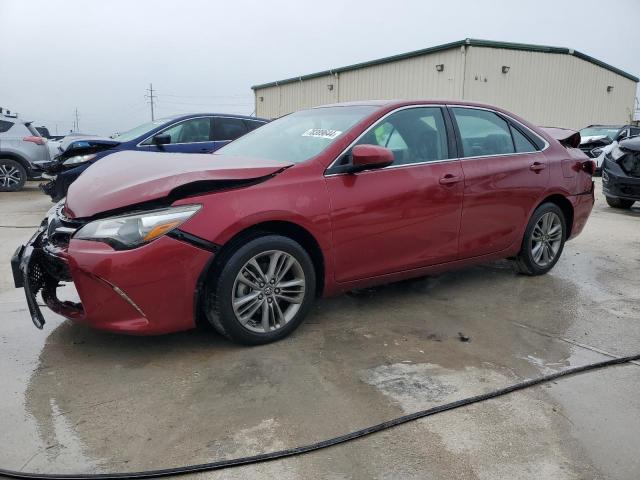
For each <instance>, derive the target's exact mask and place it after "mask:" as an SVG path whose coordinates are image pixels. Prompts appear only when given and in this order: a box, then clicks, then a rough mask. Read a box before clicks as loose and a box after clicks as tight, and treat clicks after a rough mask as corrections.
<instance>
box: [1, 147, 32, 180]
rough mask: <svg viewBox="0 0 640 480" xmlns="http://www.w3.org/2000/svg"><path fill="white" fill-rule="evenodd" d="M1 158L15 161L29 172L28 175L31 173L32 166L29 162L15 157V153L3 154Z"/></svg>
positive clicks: (17, 156)
mask: <svg viewBox="0 0 640 480" xmlns="http://www.w3.org/2000/svg"><path fill="white" fill-rule="evenodd" d="M0 158H5V159H9V160H15V161H16V162H18V163H19V164H20V165H22V167H23V168H24V169H25V170H26V171H27V175H28V174H29V172H30V171H31V165H30V164H29V162H27V161H26V160H25V159H24V158H22V157H21V156H19V155H15V154H13V153H8V152H2V153H0Z"/></svg>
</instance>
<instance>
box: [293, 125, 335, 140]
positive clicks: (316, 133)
mask: <svg viewBox="0 0 640 480" xmlns="http://www.w3.org/2000/svg"><path fill="white" fill-rule="evenodd" d="M341 133H342V132H341V131H340V130H329V129H326V128H310V129H309V130H307V131H306V132H304V133H303V134H302V136H303V137H315V138H328V139H329V140H333V139H334V138H336V137H337V136H339V135H340V134H341Z"/></svg>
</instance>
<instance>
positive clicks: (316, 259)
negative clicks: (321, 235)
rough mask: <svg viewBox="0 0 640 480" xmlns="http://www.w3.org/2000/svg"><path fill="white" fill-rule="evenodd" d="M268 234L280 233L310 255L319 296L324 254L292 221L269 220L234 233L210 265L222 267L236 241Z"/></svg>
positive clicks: (315, 241) (314, 241)
mask: <svg viewBox="0 0 640 480" xmlns="http://www.w3.org/2000/svg"><path fill="white" fill-rule="evenodd" d="M268 234H276V235H282V236H283V237H288V238H290V239H292V240H295V241H296V242H298V243H299V244H300V245H301V246H302V248H304V249H305V250H306V252H307V253H308V254H309V256H310V257H311V261H312V262H313V267H314V269H315V271H316V295H317V296H321V295H322V290H323V287H324V270H325V268H324V255H323V254H322V250H321V249H320V245H319V244H318V241H317V240H316V239H315V237H314V236H313V235H312V234H311V233H310V232H309V231H308V230H307V229H305V228H303V227H301V226H300V225H297V224H295V223H292V222H286V221H270V222H262V223H258V224H256V225H252V226H251V227H249V228H246V229H245V230H242V231H241V232H238V233H237V234H236V235H234V236H233V237H232V238H231V239H230V240H229V241H228V242H226V243H225V244H224V245H223V246H222V248H221V249H220V251H219V252H218V253H217V254H216V257H217V258H218V259H220V261H219V262H215V261H214V263H213V265H212V266H211V267H212V269H213V270H214V271H215V270H216V269H217V268H220V267H222V265H223V264H224V261H225V259H226V257H227V255H229V254H230V252H231V251H233V250H235V248H237V246H238V243H244V242H247V241H248V240H250V239H252V238H256V237H261V236H264V235H268Z"/></svg>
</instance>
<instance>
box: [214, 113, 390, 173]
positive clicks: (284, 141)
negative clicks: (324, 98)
mask: <svg viewBox="0 0 640 480" xmlns="http://www.w3.org/2000/svg"><path fill="white" fill-rule="evenodd" d="M377 108H378V107H374V106H370V105H362V106H353V107H323V108H314V109H311V110H302V111H300V112H296V113H292V114H291V115H287V116H285V117H281V118H279V119H277V120H274V121H273V122H271V123H267V124H266V125H264V126H262V127H260V128H258V129H256V130H254V131H252V132H251V133H248V134H247V135H245V136H243V137H240V138H238V139H237V140H234V141H233V142H231V143H230V144H228V145H226V146H224V147H223V148H221V149H220V150H218V151H217V152H216V153H215V154H216V155H218V154H223V155H234V156H246V157H258V158H266V159H269V160H281V161H287V162H293V163H301V162H304V161H305V160H308V159H310V158H312V157H315V156H316V155H318V154H319V153H321V152H322V151H323V150H324V149H326V148H327V147H328V146H329V145H331V144H332V143H333V142H335V141H336V139H338V138H339V137H340V136H341V135H343V134H344V133H345V132H347V130H349V129H350V128H351V127H353V126H354V125H355V124H356V123H358V122H359V121H360V120H362V119H363V118H364V117H366V116H367V115H369V114H370V113H372V112H374V111H375V110H376V109H377Z"/></svg>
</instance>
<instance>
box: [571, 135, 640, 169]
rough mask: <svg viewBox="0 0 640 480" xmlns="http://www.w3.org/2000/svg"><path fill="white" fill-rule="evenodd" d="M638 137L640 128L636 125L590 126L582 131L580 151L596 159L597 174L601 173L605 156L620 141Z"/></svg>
mask: <svg viewBox="0 0 640 480" xmlns="http://www.w3.org/2000/svg"><path fill="white" fill-rule="evenodd" d="M636 135H640V127H637V126H635V125H589V126H588V127H585V128H583V129H582V130H580V137H581V141H580V150H582V151H583V152H584V153H585V154H586V155H587V156H588V157H589V158H593V159H595V162H596V172H599V171H600V169H601V168H602V162H603V161H604V157H605V155H606V154H607V153H609V152H610V151H611V150H613V148H614V147H615V146H616V145H618V142H619V141H621V140H624V139H625V138H629V137H633V136H636Z"/></svg>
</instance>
